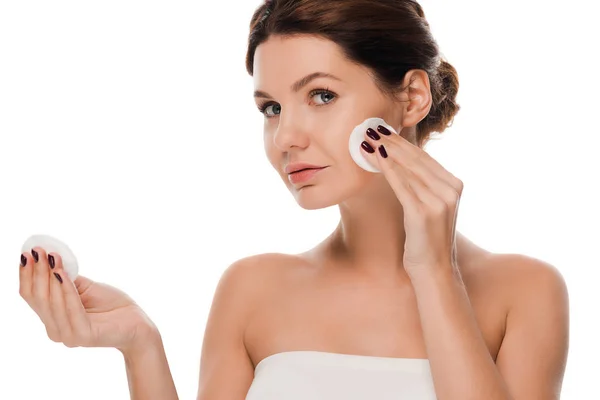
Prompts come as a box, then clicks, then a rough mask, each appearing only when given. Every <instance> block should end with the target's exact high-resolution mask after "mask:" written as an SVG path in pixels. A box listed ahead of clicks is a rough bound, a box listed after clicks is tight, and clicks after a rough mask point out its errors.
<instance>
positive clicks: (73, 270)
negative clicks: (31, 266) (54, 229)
mask: <svg viewBox="0 0 600 400" xmlns="http://www.w3.org/2000/svg"><path fill="white" fill-rule="evenodd" d="M34 247H41V248H42V249H44V251H46V254H48V253H58V254H60V258H61V259H62V264H63V267H64V269H65V271H66V272H67V275H69V278H70V279H71V280H75V278H77V275H78V274H79V265H77V259H76V258H75V254H73V252H72V251H71V249H69V247H68V246H67V245H66V244H64V243H63V242H61V241H60V240H58V239H55V238H53V237H52V236H48V235H33V236H31V237H30V238H29V239H27V240H26V241H25V243H23V247H21V252H23V253H25V252H31V249H33V248H34Z"/></svg>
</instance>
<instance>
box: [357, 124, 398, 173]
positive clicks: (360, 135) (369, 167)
mask: <svg viewBox="0 0 600 400" xmlns="http://www.w3.org/2000/svg"><path fill="white" fill-rule="evenodd" d="M378 125H382V126H385V127H386V128H388V129H389V130H390V132H392V133H393V134H396V135H397V134H398V133H397V132H396V130H395V129H394V128H392V127H391V126H390V125H389V124H387V123H386V122H385V121H384V120H383V119H381V118H367V119H366V120H364V121H363V122H362V123H361V124H359V125H356V127H355V128H354V130H353V131H352V133H351V134H350V139H349V140H348V149H349V150H350V155H351V156H352V159H353V160H354V162H355V163H356V164H357V165H358V166H359V167H361V168H362V169H364V170H365V171H369V172H381V171H380V170H379V168H377V166H375V165H373V164H371V163H370V162H369V161H368V160H367V159H366V158H365V156H364V155H363V151H364V150H362V149H361V146H360V144H361V143H362V142H364V141H365V132H367V128H371V129H373V130H374V131H375V132H377V126H378Z"/></svg>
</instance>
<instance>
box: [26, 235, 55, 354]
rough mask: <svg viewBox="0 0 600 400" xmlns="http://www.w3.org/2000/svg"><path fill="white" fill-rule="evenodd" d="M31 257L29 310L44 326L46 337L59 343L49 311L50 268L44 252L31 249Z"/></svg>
mask: <svg viewBox="0 0 600 400" xmlns="http://www.w3.org/2000/svg"><path fill="white" fill-rule="evenodd" d="M31 255H32V258H33V260H34V265H33V285H32V294H33V295H32V300H31V308H33V310H34V311H35V312H36V313H37V315H38V316H39V317H40V319H41V320H42V322H43V323H44V325H45V326H46V332H47V333H48V337H49V338H50V339H51V340H52V341H55V342H56V341H60V334H59V332H58V329H57V327H56V323H55V321H54V320H53V319H52V312H51V311H50V275H51V268H50V265H49V264H48V258H47V256H46V251H45V250H44V249H43V248H41V247H39V246H36V247H34V248H33V249H31Z"/></svg>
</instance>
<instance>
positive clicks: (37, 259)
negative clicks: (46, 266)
mask: <svg viewBox="0 0 600 400" xmlns="http://www.w3.org/2000/svg"><path fill="white" fill-rule="evenodd" d="M31 255H32V256H33V259H34V260H35V262H39V261H40V256H39V255H38V253H37V251H35V250H34V249H31Z"/></svg>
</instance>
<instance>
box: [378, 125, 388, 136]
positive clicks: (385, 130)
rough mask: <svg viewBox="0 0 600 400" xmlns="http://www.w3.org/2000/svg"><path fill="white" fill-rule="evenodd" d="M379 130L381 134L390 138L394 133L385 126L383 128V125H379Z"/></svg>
mask: <svg viewBox="0 0 600 400" xmlns="http://www.w3.org/2000/svg"><path fill="white" fill-rule="evenodd" d="M377 130H378V131H379V132H381V133H382V134H384V135H385V136H390V135H391V134H392V132H390V131H389V130H388V128H386V127H385V126H382V125H379V126H378V127H377Z"/></svg>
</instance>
